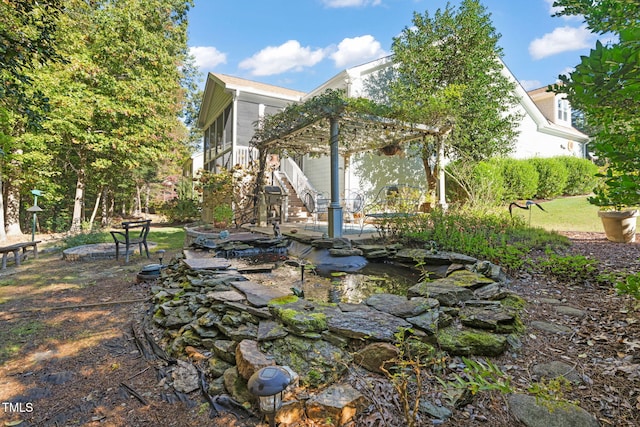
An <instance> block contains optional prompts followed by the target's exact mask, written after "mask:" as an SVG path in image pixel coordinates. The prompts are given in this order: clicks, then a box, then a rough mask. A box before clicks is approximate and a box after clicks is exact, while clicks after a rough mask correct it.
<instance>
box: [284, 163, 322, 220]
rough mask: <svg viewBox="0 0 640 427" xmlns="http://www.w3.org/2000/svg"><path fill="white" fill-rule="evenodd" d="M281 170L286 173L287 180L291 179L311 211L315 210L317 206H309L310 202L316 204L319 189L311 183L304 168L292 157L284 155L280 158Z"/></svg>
mask: <svg viewBox="0 0 640 427" xmlns="http://www.w3.org/2000/svg"><path fill="white" fill-rule="evenodd" d="M280 171H281V172H282V173H284V174H285V175H286V177H287V180H289V183H290V184H291V186H292V187H293V189H294V190H295V192H296V194H297V195H298V197H299V198H300V200H302V202H303V203H304V204H305V206H306V207H307V209H308V210H309V211H314V210H315V206H309V205H308V204H309V203H310V202H312V203H314V205H316V203H315V202H316V199H317V197H318V190H316V189H315V188H314V187H313V185H311V183H310V182H309V179H308V178H307V177H306V175H305V174H304V172H302V169H300V167H299V166H298V164H297V163H296V162H294V161H293V159H292V158H291V157H284V158H282V159H281V160H280ZM309 197H311V199H312V200H311V201H310V200H309ZM316 206H317V205H316Z"/></svg>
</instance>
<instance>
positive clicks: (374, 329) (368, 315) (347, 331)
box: [327, 310, 411, 342]
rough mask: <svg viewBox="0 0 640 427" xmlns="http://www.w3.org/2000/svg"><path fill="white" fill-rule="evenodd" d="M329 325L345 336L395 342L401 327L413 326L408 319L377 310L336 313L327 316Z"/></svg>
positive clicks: (334, 330) (333, 330)
mask: <svg viewBox="0 0 640 427" xmlns="http://www.w3.org/2000/svg"><path fill="white" fill-rule="evenodd" d="M327 325H328V327H329V330H330V331H331V332H334V333H336V334H339V335H343V336H345V337H349V338H357V339H374V340H379V341H386V342H394V341H395V334H396V332H398V330H399V329H400V328H410V327H411V323H409V322H407V321H406V320H404V319H401V318H399V317H396V316H392V315H390V314H387V313H383V312H381V311H377V310H368V311H352V312H348V313H344V312H343V313H336V314H334V315H333V316H329V317H328V318H327Z"/></svg>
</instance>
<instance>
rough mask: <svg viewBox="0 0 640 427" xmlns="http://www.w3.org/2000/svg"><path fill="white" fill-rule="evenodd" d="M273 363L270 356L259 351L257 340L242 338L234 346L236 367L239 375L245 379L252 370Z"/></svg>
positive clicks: (254, 370) (247, 378) (257, 369)
mask: <svg viewBox="0 0 640 427" xmlns="http://www.w3.org/2000/svg"><path fill="white" fill-rule="evenodd" d="M274 364H275V362H274V361H273V359H272V358H269V357H267V355H266V354H264V353H263V352H262V351H260V349H259V348H258V342H257V341H252V340H242V341H240V343H239V344H238V345H237V346H236V367H237V368H238V373H239V374H240V376H242V378H244V379H245V380H247V381H248V380H249V378H251V375H253V374H254V372H257V371H259V370H260V369H262V368H264V367H267V366H271V365H274Z"/></svg>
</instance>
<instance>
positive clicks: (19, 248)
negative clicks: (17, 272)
mask: <svg viewBox="0 0 640 427" xmlns="http://www.w3.org/2000/svg"><path fill="white" fill-rule="evenodd" d="M38 243H40V240H37V241H32V242H21V243H14V244H13V245H9V246H5V247H1V248H0V253H1V254H2V269H3V270H5V269H6V268H7V257H8V255H9V254H10V253H13V260H14V262H15V263H16V266H20V264H21V263H22V261H24V260H25V259H26V258H27V251H28V249H29V248H31V247H32V248H33V257H34V258H38Z"/></svg>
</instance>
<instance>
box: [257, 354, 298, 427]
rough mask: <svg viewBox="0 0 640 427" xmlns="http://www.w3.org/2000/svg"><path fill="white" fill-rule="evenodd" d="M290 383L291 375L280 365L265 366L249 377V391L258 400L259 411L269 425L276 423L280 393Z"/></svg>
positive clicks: (273, 426)
mask: <svg viewBox="0 0 640 427" xmlns="http://www.w3.org/2000/svg"><path fill="white" fill-rule="evenodd" d="M290 383H291V376H290V375H289V372H287V370H286V369H284V368H283V367H281V366H267V367H266V368H262V369H260V370H259V371H257V372H255V373H254V374H253V375H251V378H249V382H248V384H247V385H248V387H249V392H250V393H251V394H253V395H254V396H257V397H258V399H259V401H260V412H262V413H263V414H264V415H265V417H266V418H267V419H268V420H269V426H270V427H275V425H276V412H277V411H278V409H280V408H281V407H282V394H283V392H284V390H285V389H286V388H287V386H288V385H289V384H290Z"/></svg>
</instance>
